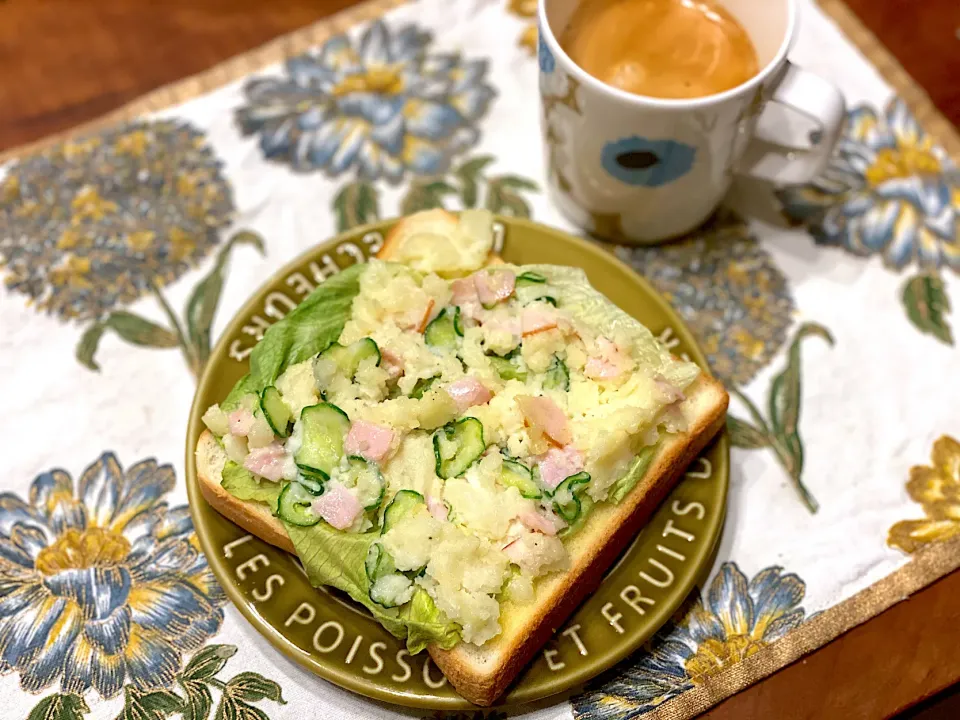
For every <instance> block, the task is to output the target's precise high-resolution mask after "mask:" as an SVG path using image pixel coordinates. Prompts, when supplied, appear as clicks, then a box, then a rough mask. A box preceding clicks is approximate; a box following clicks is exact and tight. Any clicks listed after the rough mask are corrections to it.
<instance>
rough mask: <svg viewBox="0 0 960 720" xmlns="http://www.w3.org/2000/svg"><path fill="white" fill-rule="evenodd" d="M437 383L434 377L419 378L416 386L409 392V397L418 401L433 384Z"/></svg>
mask: <svg viewBox="0 0 960 720" xmlns="http://www.w3.org/2000/svg"><path fill="white" fill-rule="evenodd" d="M436 381H437V378H436V376H434V377H428V378H420V379H419V380H417V382H416V384H414V386H413V390H411V391H410V397H412V398H415V399H416V400H419V399H421V398H422V397H423V394H424V393H425V392H427V390H429V389H430V388H431V387H432V386H433V384H434V383H435V382H436Z"/></svg>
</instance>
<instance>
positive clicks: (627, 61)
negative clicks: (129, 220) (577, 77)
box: [559, 0, 759, 98]
mask: <svg viewBox="0 0 960 720" xmlns="http://www.w3.org/2000/svg"><path fill="white" fill-rule="evenodd" d="M559 40H560V46H561V47H562V48H563V49H564V50H565V51H566V53H567V55H569V56H570V59H571V60H573V62H575V63H576V64H577V65H579V66H580V67H581V68H583V69H584V70H586V71H587V72H588V73H590V74H591V75H592V76H593V77H595V78H596V79H597V80H600V81H601V82H603V83H605V84H607V85H611V86H613V87H615V88H619V89H620V90H625V91H627V92H629V93H633V94H634V95H644V96H647V97H656V98H697V97H705V96H707V95H714V94H716V93H721V92H723V91H725V90H729V89H730V88H734V87H737V86H738V85H740V84H742V83H744V82H746V81H747V80H749V79H750V78H752V77H753V76H754V75H756V74H757V72H759V67H758V63H757V52H756V50H755V49H754V47H753V43H752V42H751V41H750V37H749V35H748V34H747V32H746V30H744V29H743V27H742V26H741V25H740V23H738V22H737V21H736V19H735V18H734V17H733V15H731V14H730V13H729V12H728V11H727V10H726V9H725V8H723V7H722V6H721V5H718V4H717V3H716V2H713V0H584V2H582V3H581V4H580V5H579V6H578V7H577V9H576V10H575V11H574V13H573V16H572V17H571V18H570V20H569V22H568V23H567V25H566V27H565V28H564V29H563V30H562V31H561V33H560V37H559Z"/></svg>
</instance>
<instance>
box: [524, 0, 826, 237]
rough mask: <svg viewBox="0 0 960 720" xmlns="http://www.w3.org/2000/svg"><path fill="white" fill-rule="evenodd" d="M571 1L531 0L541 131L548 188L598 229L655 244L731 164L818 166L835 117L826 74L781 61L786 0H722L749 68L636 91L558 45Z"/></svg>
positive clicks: (719, 189)
mask: <svg viewBox="0 0 960 720" xmlns="http://www.w3.org/2000/svg"><path fill="white" fill-rule="evenodd" d="M579 1H580V0H541V2H540V7H539V23H540V33H539V35H540V41H539V62H540V100H541V106H542V111H543V112H542V117H541V120H542V123H541V130H542V133H543V137H544V144H545V148H546V161H547V167H548V171H549V185H550V190H551V195H552V196H553V198H554V200H555V202H556V203H557V205H558V206H559V207H560V209H561V210H562V211H563V213H564V214H565V215H566V216H567V217H568V218H569V219H570V220H572V221H573V222H575V223H576V224H578V225H580V226H582V227H584V228H585V229H586V230H588V231H589V232H592V233H594V234H595V235H598V236H600V237H604V238H608V239H612V240H617V241H619V242H632V243H637V244H646V243H655V242H658V241H661V240H665V239H668V238H671V237H675V236H678V235H681V234H683V233H685V232H688V231H690V230H692V229H693V228H695V227H697V226H698V225H700V224H701V223H702V222H703V221H704V220H706V219H707V217H709V216H710V214H711V213H712V212H713V211H714V210H715V209H716V207H717V206H718V205H719V204H720V202H721V201H722V200H723V197H724V195H725V194H726V192H727V190H728V189H729V188H730V183H731V181H732V179H733V176H734V174H737V173H741V174H748V175H754V176H758V177H762V178H765V179H768V180H772V181H775V182H777V183H781V184H791V183H803V182H806V181H809V180H811V179H813V178H814V177H815V176H816V175H818V174H819V173H820V171H821V170H822V169H823V168H824V167H825V165H826V163H827V160H828V159H829V157H830V153H831V152H832V150H833V146H834V144H835V142H836V139H837V136H838V134H839V132H840V129H841V126H842V124H843V119H844V102H843V96H842V95H841V94H840V91H839V90H838V89H837V88H836V87H835V86H834V85H833V84H832V83H829V82H827V81H826V80H823V79H822V78H819V77H817V76H816V75H813V74H811V73H809V72H807V71H805V70H802V69H801V68H798V67H797V66H796V65H793V64H792V63H791V62H790V61H789V60H787V51H788V50H789V49H790V46H791V44H792V42H793V39H794V37H795V35H796V32H797V4H796V0H721V3H722V5H723V6H724V7H725V8H726V9H727V10H728V11H729V12H730V14H732V15H733V17H734V18H736V19H737V21H738V22H739V23H740V24H741V25H742V26H743V28H744V29H745V30H746V32H747V34H748V35H749V36H750V39H751V40H752V41H753V44H754V47H755V48H756V51H757V57H758V60H759V63H758V64H759V65H760V67H761V70H760V72H759V73H758V74H757V75H755V76H754V77H752V78H751V79H750V80H748V81H747V82H745V83H743V84H742V85H739V86H737V87H735V88H732V89H730V90H727V91H725V92H722V93H718V94H716V95H709V96H706V97H700V98H693V99H689V100H666V99H659V98H652V97H643V96H640V95H634V94H632V93H628V92H625V91H623V90H619V89H617V88H614V87H611V86H609V85H605V84H604V83H602V82H600V81H599V80H597V79H596V78H594V77H592V76H590V75H588V74H587V73H586V71H584V70H582V69H581V68H580V67H578V66H577V65H575V64H574V62H573V61H572V60H571V59H570V58H569V56H568V55H567V54H566V52H564V50H563V49H562V48H561V47H560V43H559V42H557V37H558V36H559V35H561V34H562V33H563V30H564V28H565V27H566V25H567V23H568V22H569V21H570V18H571V16H572V15H573V12H574V10H575V9H576V7H577V5H578V4H579Z"/></svg>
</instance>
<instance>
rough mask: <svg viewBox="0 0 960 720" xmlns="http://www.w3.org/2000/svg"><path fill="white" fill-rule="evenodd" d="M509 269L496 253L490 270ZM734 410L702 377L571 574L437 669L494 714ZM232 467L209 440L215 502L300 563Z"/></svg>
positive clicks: (404, 233) (579, 549) (396, 250)
mask: <svg viewBox="0 0 960 720" xmlns="http://www.w3.org/2000/svg"><path fill="white" fill-rule="evenodd" d="M457 223H458V218H457V216H456V215H453V214H452V213H449V212H447V211H445V210H432V211H429V212H424V213H418V214H417V215H414V216H411V217H408V218H404V219H402V220H401V221H399V222H398V223H397V224H396V225H395V226H394V227H393V228H392V229H391V231H390V232H389V233H388V234H387V236H386V238H385V240H384V245H383V248H382V249H381V250H380V252H379V253H378V257H379V258H380V259H383V260H403V261H405V262H408V261H409V260H410V258H409V253H405V252H404V250H403V244H404V242H406V241H407V240H408V239H409V238H411V237H413V236H415V235H438V236H449V235H451V234H452V233H453V231H454V228H456V227H457ZM418 259H420V258H418ZM502 262H503V261H502V260H501V259H500V258H499V257H498V256H497V255H496V254H494V253H493V252H492V251H491V252H490V253H489V254H488V255H487V256H486V259H485V260H484V262H483V264H484V265H492V264H498V263H502ZM431 269H433V270H436V268H431ZM471 269H473V270H476V269H478V268H476V267H474V268H471ZM461 270H462V269H461ZM448 274H456V273H448ZM728 401H729V396H728V395H727V392H726V390H725V389H724V388H723V386H722V385H721V384H720V383H718V382H717V381H716V380H714V379H713V378H711V377H709V376H708V375H706V374H704V375H701V376H700V377H699V378H698V379H697V380H696V381H695V382H694V384H693V385H692V386H691V387H690V388H688V390H687V395H686V399H685V400H684V401H683V403H682V405H681V407H682V410H683V414H684V416H685V417H686V419H687V423H688V428H687V430H686V431H685V432H682V433H677V434H674V435H669V436H666V437H665V438H664V439H663V440H661V442H660V444H659V446H658V449H657V453H656V455H655V456H654V457H653V459H652V461H651V464H650V466H649V467H648V469H647V472H646V474H645V475H644V477H643V478H642V479H641V480H640V482H638V483H637V486H636V487H635V488H634V489H633V490H632V491H631V493H630V494H629V495H627V497H625V498H624V499H623V500H622V501H621V502H620V503H619V504H617V505H611V504H606V503H603V504H600V505H597V506H595V507H594V509H593V510H592V511H591V513H590V515H589V517H588V519H587V521H586V523H585V524H584V525H583V526H582V527H581V528H580V529H579V530H578V531H577V533H576V534H575V535H573V536H572V537H571V538H570V540H568V541H567V543H566V545H567V549H568V551H569V554H570V558H571V565H570V569H569V570H568V571H567V572H564V573H555V574H554V575H550V576H547V577H545V578H543V579H541V580H539V581H538V582H537V584H536V589H535V597H534V600H533V602H531V603H528V604H526V605H523V606H516V605H511V604H509V603H505V604H504V606H503V608H502V612H501V618H500V622H501V627H502V632H501V634H500V635H498V636H497V637H496V638H494V639H493V640H490V641H488V642H487V643H485V644H484V645H483V646H482V647H477V646H475V645H470V644H468V643H461V644H460V645H458V646H456V647H454V648H453V649H451V650H443V649H441V648H439V647H430V648H428V650H429V653H430V656H431V657H432V658H433V660H434V662H435V663H436V664H437V666H438V667H439V668H440V670H441V671H442V672H443V674H444V675H446V677H447V679H448V680H449V681H450V683H451V684H452V685H453V687H454V688H455V689H456V690H457V692H458V693H460V695H462V696H463V697H464V698H466V699H467V700H469V701H470V702H473V703H475V704H477V705H490V704H492V703H493V702H494V701H495V700H496V699H497V698H498V697H499V696H500V695H502V694H503V692H504V691H505V690H506V689H507V687H508V686H509V685H510V683H511V682H512V681H513V680H514V678H515V677H516V676H517V674H518V673H519V672H520V670H522V669H523V667H524V666H525V665H526V664H527V663H528V662H529V661H530V659H531V658H532V657H533V656H534V654H535V653H536V652H537V650H538V649H539V648H541V647H542V646H543V645H544V644H545V643H546V642H547V640H548V639H549V638H550V636H551V635H552V634H553V632H554V631H555V629H556V628H558V627H560V626H561V625H562V624H563V622H564V621H565V620H566V619H567V618H568V617H569V616H570V614H571V613H572V612H573V611H574V610H575V609H576V608H577V606H578V605H579V604H580V603H581V602H582V601H583V599H584V598H586V597H587V596H588V595H589V594H590V593H592V592H593V590H594V589H596V587H597V586H598V585H599V584H600V581H601V580H602V579H603V576H604V574H605V573H606V571H607V569H608V568H609V567H610V565H611V564H612V563H613V561H614V560H615V559H616V558H617V556H618V555H619V554H620V553H621V552H622V551H623V549H624V548H625V547H626V546H627V545H628V544H629V542H630V540H631V539H632V538H633V537H634V536H635V535H636V533H637V532H638V531H639V530H640V529H641V528H642V527H643V525H644V524H645V523H646V521H647V519H648V518H649V517H650V515H651V514H652V513H653V511H654V510H655V509H656V507H657V506H658V505H659V504H660V502H661V501H662V500H663V499H664V497H666V495H667V493H669V491H670V490H671V489H672V488H673V487H674V485H676V482H677V481H678V480H679V478H680V476H681V475H682V474H683V471H684V470H685V469H686V467H687V466H688V465H689V464H690V463H691V462H692V461H693V460H694V458H696V456H697V454H698V453H699V452H700V451H701V450H703V448H704V447H706V445H707V443H709V442H710V440H711V439H712V438H713V437H714V436H715V435H716V434H717V432H719V430H720V429H721V428H722V427H723V424H724V419H725V417H726V409H727V403H728ZM225 461H226V456H225V455H224V452H223V450H222V449H221V448H220V445H219V444H218V443H217V441H216V440H215V439H214V437H213V435H211V434H210V433H209V432H204V433H203V435H202V436H201V437H200V440H199V442H198V444H197V475H198V477H199V480H200V488H201V491H202V493H203V496H204V497H205V498H206V499H207V502H209V503H210V504H211V505H212V506H213V507H214V509H216V510H217V511H218V512H220V513H221V514H222V515H224V516H226V517H227V518H229V519H230V520H232V521H233V522H235V523H236V524H238V525H239V526H240V527H242V528H244V529H245V530H247V531H248V532H251V533H253V534H254V535H257V536H258V537H260V538H262V539H264V540H266V541H267V542H269V543H272V544H273V545H276V546H277V547H280V548H282V549H284V550H286V551H287V552H291V553H293V552H294V548H293V545H292V544H291V542H290V539H289V538H288V537H287V534H286V532H285V530H284V528H283V525H282V523H281V522H280V521H279V520H278V519H277V518H276V517H274V516H273V515H272V514H271V512H270V510H269V509H268V508H267V507H266V506H264V505H261V504H256V503H247V502H244V501H242V500H238V499H237V498H235V497H234V496H233V495H231V494H230V493H228V492H227V491H226V490H224V489H223V488H222V487H221V486H220V479H221V478H220V474H221V471H222V469H223V465H224V463H225Z"/></svg>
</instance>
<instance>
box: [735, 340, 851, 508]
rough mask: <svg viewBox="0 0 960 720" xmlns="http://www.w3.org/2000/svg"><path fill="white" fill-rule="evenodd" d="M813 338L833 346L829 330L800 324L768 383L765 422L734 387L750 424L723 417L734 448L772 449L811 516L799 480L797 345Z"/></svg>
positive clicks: (807, 494)
mask: <svg viewBox="0 0 960 720" xmlns="http://www.w3.org/2000/svg"><path fill="white" fill-rule="evenodd" d="M810 335H815V336H817V337H820V338H822V339H823V340H826V341H827V343H829V344H830V345H833V344H834V340H833V336H832V335H831V334H830V331H829V330H827V329H826V328H825V327H823V326H822V325H818V324H816V323H804V324H803V325H801V326H800V328H799V329H798V330H797V332H796V334H795V335H794V336H793V341H792V342H791V343H790V350H789V351H788V353H787V358H788V359H787V366H786V367H785V368H784V369H783V370H782V371H781V372H780V373H779V374H778V375H776V376H774V378H773V381H772V382H771V383H770V394H769V397H768V414H769V422H768V420H767V419H764V417H763V415H762V414H761V413H760V410H759V409H757V406H756V405H754V404H753V402H752V401H751V400H750V398H748V397H747V396H746V395H744V394H743V393H742V392H740V391H739V390H737V389H736V388H732V389H731V392H732V393H733V394H734V395H735V396H736V397H737V398H738V399H739V400H740V402H742V403H743V404H744V406H746V408H747V410H748V412H749V413H750V418H751V420H752V423H751V422H748V421H746V420H742V419H740V418H737V417H735V416H734V415H732V414H729V415H728V416H727V429H728V430H729V432H730V441H731V442H732V443H733V445H734V447H739V448H742V449H745V450H756V449H760V448H767V447H769V448H772V449H773V451H774V453H775V454H776V456H777V460H779V462H780V464H781V465H782V466H783V469H784V470H786V471H787V474H788V475H789V476H790V479H791V480H792V481H793V484H794V486H795V487H796V489H797V492H798V493H799V494H800V498H801V499H802V500H803V503H804V504H805V505H806V506H807V509H808V510H810V512H812V513H815V512H816V511H817V509H818V504H817V501H816V499H815V498H814V497H813V495H811V494H810V491H809V490H807V488H806V486H805V485H804V484H803V482H802V480H801V476H802V474H803V442H802V440H801V438H800V429H799V425H800V405H801V399H802V395H801V382H800V373H801V365H800V345H801V342H802V341H803V339H804V338H805V337H808V336H810Z"/></svg>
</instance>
